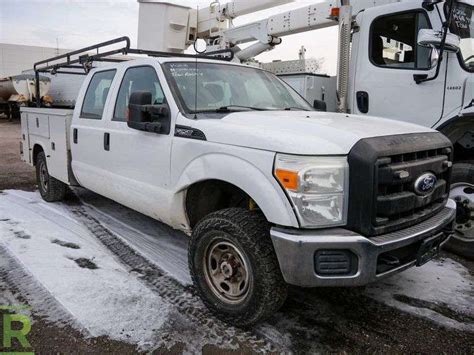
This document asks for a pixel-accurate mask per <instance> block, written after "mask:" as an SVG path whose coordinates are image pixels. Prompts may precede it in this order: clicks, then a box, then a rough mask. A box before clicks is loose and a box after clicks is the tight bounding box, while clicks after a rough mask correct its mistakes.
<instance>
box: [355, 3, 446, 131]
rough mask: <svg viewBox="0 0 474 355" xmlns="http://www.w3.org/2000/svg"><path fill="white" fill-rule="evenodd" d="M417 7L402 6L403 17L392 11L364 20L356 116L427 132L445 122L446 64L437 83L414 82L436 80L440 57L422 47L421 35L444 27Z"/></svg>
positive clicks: (371, 12)
mask: <svg viewBox="0 0 474 355" xmlns="http://www.w3.org/2000/svg"><path fill="white" fill-rule="evenodd" d="M417 4H418V3H415V4H413V2H407V3H398V4H396V9H397V10H396V11H397V12H393V11H390V8H391V7H392V6H380V7H375V8H372V9H368V10H366V11H364V12H363V13H361V14H360V15H359V16H358V23H359V24H360V25H361V27H360V28H361V29H360V32H359V33H357V34H356V36H357V37H358V45H354V47H355V49H354V51H355V52H356V53H354V55H356V56H357V62H356V65H355V79H354V82H353V83H354V84H353V88H354V89H353V90H352V98H351V102H352V105H351V106H352V112H353V113H356V114H367V115H371V116H380V117H384V118H391V119H395V120H400V121H406V122H411V123H416V124H420V125H423V126H427V127H432V126H433V125H434V124H435V123H436V122H437V121H438V120H439V118H440V117H441V115H442V111H443V97H444V88H445V70H446V61H443V63H442V67H441V70H440V74H439V76H438V78H437V79H436V80H433V81H429V82H425V83H421V84H417V83H416V82H415V80H414V75H416V74H421V75H428V76H429V77H431V76H434V75H435V72H436V68H435V65H433V55H434V53H433V52H432V50H431V49H428V48H424V47H420V46H418V45H417V39H418V31H419V30H420V29H425V28H431V27H432V22H433V21H439V19H436V18H435V17H434V16H431V18H430V13H428V12H426V11H425V10H423V9H422V8H420V7H418V5H417ZM414 5H416V6H417V7H414ZM401 7H402V9H401ZM400 9H401V10H400Z"/></svg>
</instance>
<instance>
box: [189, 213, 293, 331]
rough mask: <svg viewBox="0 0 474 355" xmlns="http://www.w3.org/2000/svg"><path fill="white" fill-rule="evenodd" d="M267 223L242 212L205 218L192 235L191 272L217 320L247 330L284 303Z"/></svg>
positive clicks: (285, 290)
mask: <svg viewBox="0 0 474 355" xmlns="http://www.w3.org/2000/svg"><path fill="white" fill-rule="evenodd" d="M269 230H270V228H269V225H268V222H267V221H266V220H265V218H264V217H263V216H262V215H261V214H259V213H256V212H250V211H247V210H244V209H240V208H230V209H226V210H222V211H219V212H216V213H213V214H210V215H209V216H207V217H205V218H204V219H203V220H202V221H201V222H200V223H198V225H197V226H196V228H195V229H194V231H193V234H192V238H191V241H190V244H189V251H188V253H189V268H190V272H191V276H192V278H193V282H194V285H195V287H196V289H197V291H198V293H199V295H200V297H201V299H202V300H203V302H204V303H205V304H206V306H207V307H208V308H209V309H210V310H211V311H212V312H213V313H214V314H215V315H216V317H218V318H219V319H221V320H223V321H225V322H227V323H230V324H232V325H237V326H248V325H252V324H255V323H257V322H258V321H260V320H262V319H264V318H266V317H268V316H270V315H271V314H273V313H274V312H276V311H277V310H278V309H279V308H280V307H281V306H282V305H283V303H284V301H285V299H286V295H287V285H286V284H285V282H284V280H283V277H282V275H281V272H280V268H279V264H278V260H277V257H276V255H275V251H274V249H273V245H272V242H271V239H270V234H269Z"/></svg>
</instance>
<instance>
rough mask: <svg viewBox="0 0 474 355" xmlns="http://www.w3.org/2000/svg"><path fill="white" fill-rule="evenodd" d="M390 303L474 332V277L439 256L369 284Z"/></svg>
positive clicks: (370, 292)
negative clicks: (419, 265)
mask: <svg viewBox="0 0 474 355" xmlns="http://www.w3.org/2000/svg"><path fill="white" fill-rule="evenodd" d="M367 292H368V295H369V296H370V297H373V298H375V299H377V300H379V301H381V302H383V303H385V304H387V305H389V306H392V307H396V308H398V309H400V310H402V311H406V312H409V313H412V314H415V315H419V316H424V317H427V318H430V319H432V320H433V321H436V322H437V323H439V324H442V325H446V326H450V327H453V328H457V329H464V330H468V331H472V332H474V277H473V276H472V275H470V273H469V271H468V270H467V269H466V268H465V267H464V266H463V265H461V264H459V263H457V262H455V261H454V260H451V259H447V258H446V259H445V258H442V259H439V260H435V261H432V262H430V263H429V264H426V265H424V266H422V267H420V268H413V269H409V270H406V271H405V272H402V273H400V274H397V275H394V276H392V277H390V278H388V279H385V280H382V281H380V282H378V283H376V284H373V285H371V286H369V287H368V288H367Z"/></svg>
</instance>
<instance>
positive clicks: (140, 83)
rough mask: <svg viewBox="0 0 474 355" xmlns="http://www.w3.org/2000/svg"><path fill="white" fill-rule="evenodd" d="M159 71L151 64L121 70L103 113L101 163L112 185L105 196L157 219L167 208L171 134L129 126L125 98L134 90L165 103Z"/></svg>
mask: <svg viewBox="0 0 474 355" xmlns="http://www.w3.org/2000/svg"><path fill="white" fill-rule="evenodd" d="M160 70H161V69H160V68H159V67H158V66H157V67H155V66H151V65H140V66H130V67H128V68H125V69H124V72H123V76H122V75H121V77H122V78H121V80H120V83H117V86H115V88H114V93H113V99H112V102H111V110H110V111H109V112H108V113H107V118H106V133H107V134H108V135H109V137H110V146H109V151H108V152H107V154H106V156H107V158H106V159H104V161H103V162H102V166H103V168H104V169H105V170H106V171H107V174H108V175H109V176H110V177H111V179H110V181H109V184H111V185H113V192H112V193H111V195H110V196H109V197H110V198H112V199H113V200H115V201H117V202H120V203H122V204H123V205H125V206H128V207H130V208H133V209H135V210H137V211H140V212H142V213H144V214H146V215H149V216H151V217H153V218H157V219H161V217H162V216H163V215H166V214H167V213H166V211H167V210H168V204H167V202H165V201H167V198H168V196H169V186H168V185H169V178H170V157H171V144H172V134H156V133H151V132H143V131H138V130H135V129H131V128H129V127H128V125H127V120H128V104H129V99H130V95H131V94H132V93H134V92H137V91H147V92H151V94H152V104H155V105H158V104H163V103H165V102H166V98H165V95H164V93H163V89H162V85H161V81H160V79H159V75H158V74H159V72H160ZM171 131H173V130H171ZM162 209H163V210H162Z"/></svg>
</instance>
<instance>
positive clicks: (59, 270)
mask: <svg viewBox="0 0 474 355" xmlns="http://www.w3.org/2000/svg"><path fill="white" fill-rule="evenodd" d="M0 243H1V245H3V248H4V249H6V250H7V252H8V253H9V254H10V255H11V256H13V257H14V258H15V259H17V261H18V262H19V263H21V264H22V265H23V266H24V267H25V269H26V270H27V271H28V272H29V273H30V274H31V275H32V276H33V278H34V279H35V280H37V281H38V282H39V283H40V284H41V285H42V286H43V287H44V288H45V289H47V290H48V291H49V292H50V293H51V294H52V295H53V296H54V298H55V299H56V300H57V301H58V302H59V303H60V304H61V305H62V306H63V307H64V308H65V309H66V310H67V311H68V312H69V313H71V314H72V316H73V318H74V319H76V321H77V322H78V323H79V324H81V325H82V326H83V327H84V328H85V329H86V330H87V331H88V332H89V334H90V335H91V336H94V337H95V336H101V335H106V336H110V337H111V338H113V339H116V340H121V341H127V342H130V343H133V344H138V345H139V346H140V347H141V348H143V349H146V348H148V347H149V346H151V345H155V344H156V342H155V341H154V337H156V329H157V328H160V327H161V326H163V325H164V323H165V321H166V320H167V317H168V314H169V306H168V305H167V304H166V303H164V302H163V301H162V300H161V298H160V297H159V296H158V295H156V294H155V293H153V292H152V291H150V290H149V289H148V288H147V287H146V286H145V285H144V284H142V283H141V281H139V280H138V279H137V277H136V276H135V275H133V273H130V271H129V270H127V269H126V268H125V267H124V266H123V265H122V264H121V263H120V262H119V261H118V260H116V259H115V257H114V256H113V255H112V253H111V252H110V251H108V250H107V249H106V248H105V247H104V246H102V244H100V243H99V242H98V241H97V239H96V237H94V236H93V235H91V234H90V233H89V232H88V231H87V230H86V229H85V228H84V227H83V226H82V225H80V224H78V223H77V222H75V220H74V218H73V216H72V215H71V214H70V213H69V212H68V211H67V208H66V207H65V206H63V205H58V204H55V205H48V204H46V203H45V202H43V201H42V200H41V198H40V196H39V194H38V193H29V192H19V191H18V192H17V191H10V192H5V193H3V194H1V195H0Z"/></svg>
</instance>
